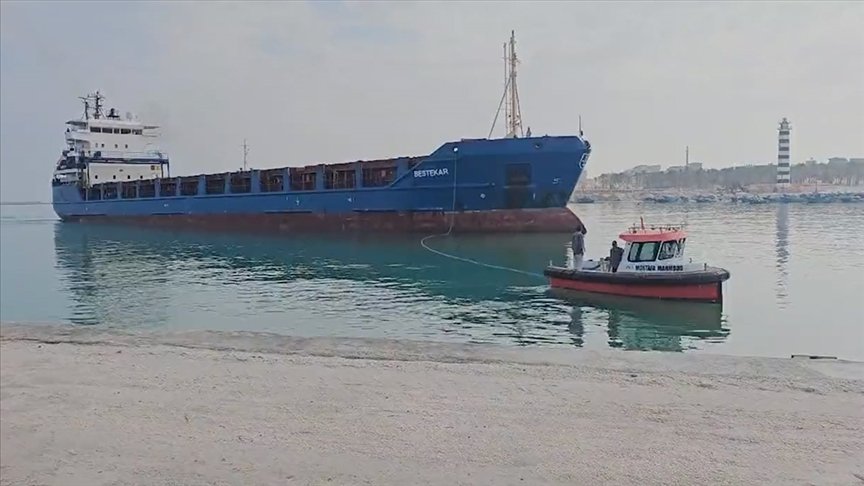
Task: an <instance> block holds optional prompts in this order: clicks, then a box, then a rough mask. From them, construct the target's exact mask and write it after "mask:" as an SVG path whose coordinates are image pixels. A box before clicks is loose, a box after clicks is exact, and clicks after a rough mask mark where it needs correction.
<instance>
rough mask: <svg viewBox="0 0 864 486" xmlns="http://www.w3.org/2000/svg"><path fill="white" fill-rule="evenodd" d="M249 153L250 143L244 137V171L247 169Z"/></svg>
mask: <svg viewBox="0 0 864 486" xmlns="http://www.w3.org/2000/svg"><path fill="white" fill-rule="evenodd" d="M247 155H249V145H247V144H246V139H245V138H244V139H243V171H244V172H245V171H246V156H247Z"/></svg>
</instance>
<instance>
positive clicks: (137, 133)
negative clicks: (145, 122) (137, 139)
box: [132, 129, 144, 135]
mask: <svg viewBox="0 0 864 486" xmlns="http://www.w3.org/2000/svg"><path fill="white" fill-rule="evenodd" d="M143 133H144V132H143V131H141V130H138V129H133V130H132V135H141V134H143Z"/></svg>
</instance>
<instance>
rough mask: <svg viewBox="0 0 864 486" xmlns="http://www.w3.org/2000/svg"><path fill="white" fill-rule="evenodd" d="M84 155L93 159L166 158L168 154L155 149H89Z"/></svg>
mask: <svg viewBox="0 0 864 486" xmlns="http://www.w3.org/2000/svg"><path fill="white" fill-rule="evenodd" d="M84 156H85V157H93V158H95V159H151V160H168V154H166V153H164V152H159V151H157V150H148V151H144V152H131V151H127V150H89V151H87V152H85V153H84Z"/></svg>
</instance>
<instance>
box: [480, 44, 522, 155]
mask: <svg viewBox="0 0 864 486" xmlns="http://www.w3.org/2000/svg"><path fill="white" fill-rule="evenodd" d="M518 63H519V59H518V58H517V57H516V31H514V30H511V31H510V42H509V48H508V43H505V44H504V94H503V95H501V101H499V102H498V110H497V111H496V112H495V119H494V120H492V128H491V129H489V138H492V132H493V131H494V130H495V124H496V123H497V121H498V115H499V114H500V113H501V107H502V106H503V107H504V119H505V120H507V134H506V135H505V138H516V137H517V136H519V137H521V136H524V132H523V131H522V108H521V107H520V105H519V90H518V89H517V87H516V65H517V64H518ZM505 100H506V103H505Z"/></svg>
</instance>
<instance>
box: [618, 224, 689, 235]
mask: <svg viewBox="0 0 864 486" xmlns="http://www.w3.org/2000/svg"><path fill="white" fill-rule="evenodd" d="M685 227H686V225H685V224H647V225H646V224H643V225H639V226H637V225H635V224H634V225H633V226H631V227H629V228H627V232H628V233H633V234H636V233H639V232H640V231H661V232H673V231H681V230H683V229H685Z"/></svg>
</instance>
